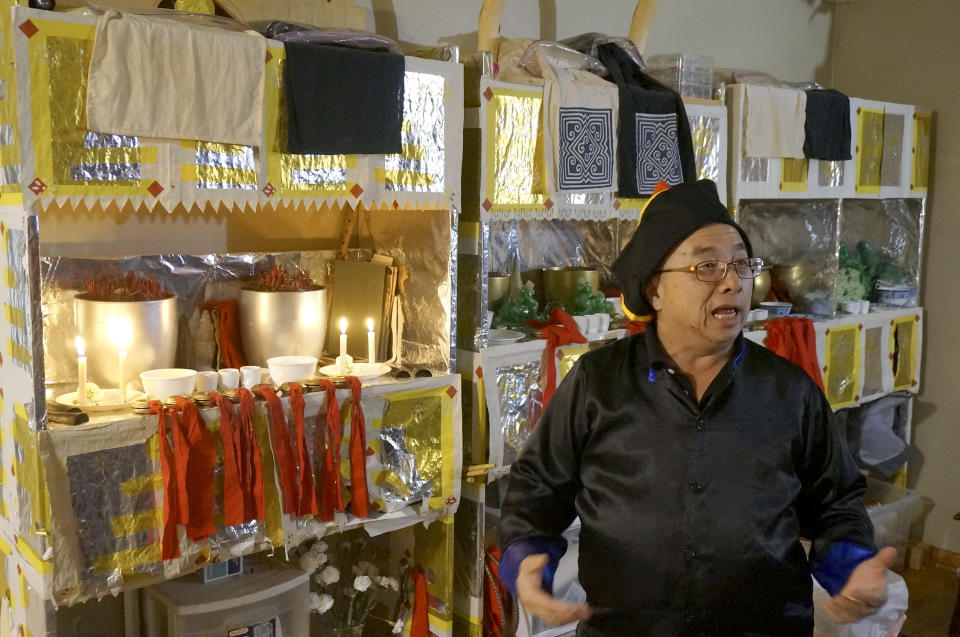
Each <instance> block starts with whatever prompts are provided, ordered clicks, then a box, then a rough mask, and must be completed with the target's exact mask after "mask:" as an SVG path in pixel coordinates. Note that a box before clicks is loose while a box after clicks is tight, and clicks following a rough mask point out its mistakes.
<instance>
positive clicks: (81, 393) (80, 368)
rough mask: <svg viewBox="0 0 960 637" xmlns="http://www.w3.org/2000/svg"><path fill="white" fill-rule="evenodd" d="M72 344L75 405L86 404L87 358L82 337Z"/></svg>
mask: <svg viewBox="0 0 960 637" xmlns="http://www.w3.org/2000/svg"><path fill="white" fill-rule="evenodd" d="M74 343H75V344H76V346H77V404H78V405H86V404H87V357H86V356H85V355H84V352H83V347H84V343H83V337H82V336H78V337H77V338H76V340H75V341H74Z"/></svg>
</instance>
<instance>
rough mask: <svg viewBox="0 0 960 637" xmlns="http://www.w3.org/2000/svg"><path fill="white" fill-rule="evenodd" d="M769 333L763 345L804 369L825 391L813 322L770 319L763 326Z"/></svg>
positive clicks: (792, 318) (792, 317)
mask: <svg viewBox="0 0 960 637" xmlns="http://www.w3.org/2000/svg"><path fill="white" fill-rule="evenodd" d="M763 328H764V329H765V330H766V331H767V336H766V338H764V339H763V344H764V345H766V346H767V347H768V348H769V349H770V350H771V351H773V352H774V353H776V354H779V355H780V356H782V357H783V358H785V359H787V360H788V361H792V362H794V363H796V364H797V365H799V366H800V367H802V368H803V370H804V371H805V372H807V375H809V376H810V378H812V379H813V381H814V382H815V383H816V384H817V385H818V386H819V387H820V391H823V390H824V389H823V376H821V375H820V362H819V359H818V358H817V333H816V331H815V329H814V327H813V321H811V320H810V319H808V318H803V317H799V316H788V317H784V318H778V319H770V320H769V321H767V322H765V323H764V324H763Z"/></svg>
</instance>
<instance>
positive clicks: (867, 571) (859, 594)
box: [823, 546, 897, 624]
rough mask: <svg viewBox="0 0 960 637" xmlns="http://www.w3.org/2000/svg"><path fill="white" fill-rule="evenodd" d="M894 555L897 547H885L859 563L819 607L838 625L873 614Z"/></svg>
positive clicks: (881, 600)
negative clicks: (840, 587) (821, 606)
mask: <svg viewBox="0 0 960 637" xmlns="http://www.w3.org/2000/svg"><path fill="white" fill-rule="evenodd" d="M896 557H897V549H895V548H893V547H890V546H887V547H885V548H883V549H881V550H880V552H879V553H877V554H876V555H874V556H873V557H871V558H870V559H869V560H866V561H865V562H861V563H860V564H859V565H858V566H857V567H856V568H855V569H853V573H851V574H850V579H848V580H847V583H846V585H844V587H843V589H842V590H841V591H840V592H839V593H837V594H836V595H834V596H833V597H831V598H830V599H828V600H826V601H825V602H823V609H824V610H825V611H827V614H828V615H830V619H832V620H833V621H834V622H836V623H838V624H850V623H853V622H856V621H860V620H861V619H863V618H864V617H867V616H868V615H873V614H874V613H876V612H877V611H878V610H880V607H881V606H883V605H884V603H886V601H887V577H886V574H885V573H886V571H887V569H888V568H889V567H890V565H891V564H893V560H895V559H896Z"/></svg>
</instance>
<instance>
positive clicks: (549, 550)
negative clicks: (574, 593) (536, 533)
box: [499, 537, 567, 597]
mask: <svg viewBox="0 0 960 637" xmlns="http://www.w3.org/2000/svg"><path fill="white" fill-rule="evenodd" d="M566 551H567V544H566V542H557V541H555V540H551V539H549V538H545V537H524V538H520V539H518V540H514V541H513V542H510V544H508V545H507V548H506V549H504V551H503V555H502V556H500V569H499V574H500V581H501V582H503V585H504V586H506V587H507V590H508V591H510V594H511V595H513V596H514V597H516V596H517V576H518V575H519V574H520V562H522V561H523V560H524V559H525V558H528V557H530V556H531V555H537V554H538V553H546V554H547V557H548V558H549V560H550V561H549V562H547V565H546V566H544V567H543V590H545V591H546V592H548V593H550V594H551V595H552V594H553V576H554V575H555V574H556V572H557V565H558V564H560V558H561V557H563V554H564V553H566Z"/></svg>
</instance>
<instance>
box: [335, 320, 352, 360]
mask: <svg viewBox="0 0 960 637" xmlns="http://www.w3.org/2000/svg"><path fill="white" fill-rule="evenodd" d="M351 367H353V359H352V358H350V355H349V354H347V317H345V316H344V317H341V318H340V356H337V372H338V373H340V375H343V374H346V373H347V372H348V371H350V368H351Z"/></svg>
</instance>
